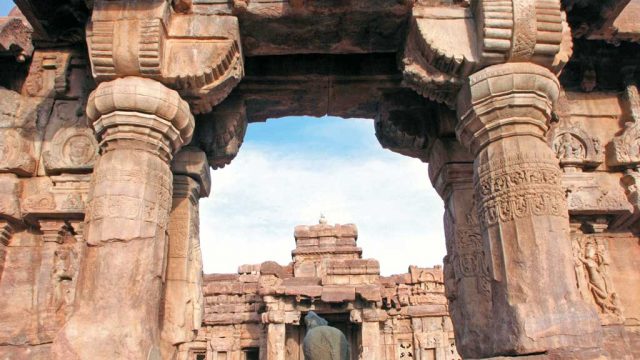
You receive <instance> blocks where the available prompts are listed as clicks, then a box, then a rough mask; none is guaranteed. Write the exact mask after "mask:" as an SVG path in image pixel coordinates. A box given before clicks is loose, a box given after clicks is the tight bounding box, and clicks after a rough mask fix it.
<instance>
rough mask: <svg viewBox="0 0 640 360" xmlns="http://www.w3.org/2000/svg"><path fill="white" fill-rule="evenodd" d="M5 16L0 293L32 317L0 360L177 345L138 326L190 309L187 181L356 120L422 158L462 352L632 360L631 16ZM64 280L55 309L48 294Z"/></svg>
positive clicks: (381, 12)
mask: <svg viewBox="0 0 640 360" xmlns="http://www.w3.org/2000/svg"><path fill="white" fill-rule="evenodd" d="M17 3H18V5H19V6H20V8H21V10H22V11H23V13H24V16H22V15H20V14H18V13H14V14H13V15H12V17H11V19H9V20H11V21H10V22H7V24H11V26H4V27H2V29H0V30H2V31H3V32H2V36H3V39H4V36H5V35H6V36H7V39H8V40H7V41H5V42H4V43H3V44H2V46H1V47H0V51H1V52H2V55H3V58H2V62H3V64H7V66H6V67H3V69H8V70H3V71H4V73H3V74H2V84H3V85H4V86H6V87H7V88H8V89H9V90H6V91H4V90H3V91H4V92H6V95H7V99H11V101H9V102H7V103H6V104H3V108H4V109H5V110H6V111H5V113H6V115H7V116H6V121H4V122H3V127H2V133H3V137H2V139H3V144H2V145H3V146H1V147H0V150H1V151H2V156H1V157H0V160H1V161H2V163H1V164H0V170H1V172H2V173H3V174H2V175H3V176H2V179H1V180H2V184H3V186H2V190H3V197H2V201H3V202H4V203H3V204H5V205H3V207H2V219H3V220H2V221H3V229H4V231H3V232H2V234H3V235H2V242H1V243H0V244H1V246H0V250H1V251H0V255H1V256H0V259H1V260H2V264H3V265H2V274H3V275H2V279H9V280H6V282H5V283H4V284H5V288H4V290H3V291H5V292H6V293H7V294H12V293H13V288H14V287H17V288H20V289H25V290H24V291H25V292H23V293H22V294H23V295H20V296H26V297H27V298H28V297H29V296H27V295H24V294H26V293H28V294H33V296H32V298H37V301H36V302H37V304H36V305H33V306H29V305H27V304H26V303H25V304H23V303H24V301H21V299H23V297H19V296H18V295H16V297H17V301H16V302H18V303H20V306H19V308H20V312H19V314H20V315H15V314H14V315H15V316H13V317H11V319H10V320H7V323H8V324H9V325H8V327H7V328H8V329H9V331H8V333H9V334H8V335H7V336H6V337H7V339H9V340H8V341H6V343H9V344H11V345H9V348H8V350H7V351H10V352H14V351H16V352H18V353H24V352H25V351H26V352H29V351H31V350H30V348H29V346H38V350H37V351H38V353H39V354H49V350H50V351H51V354H53V355H52V357H53V358H58V359H63V358H64V359H87V358H104V359H107V358H132V359H133V358H146V359H158V358H161V357H162V353H163V351H164V352H166V351H167V349H168V350H169V351H171V347H172V344H175V343H178V342H181V341H183V340H184V336H187V335H188V332H189V331H191V330H192V329H189V328H188V327H183V328H180V329H178V330H176V331H175V332H171V334H169V335H167V333H166V331H167V329H168V328H169V327H170V326H165V325H166V324H164V323H162V321H160V320H159V319H160V318H161V316H162V317H164V318H165V319H167V320H166V321H167V323H171V322H172V321H174V320H176V318H173V315H172V314H175V315H176V317H177V318H180V317H182V316H183V315H184V314H185V312H184V311H183V309H181V308H180V309H178V308H177V307H171V306H169V308H170V310H167V309H166V307H167V304H169V303H170V302H171V301H172V300H171V297H173V296H176V297H178V300H176V302H177V303H180V304H182V305H184V300H185V298H187V299H189V302H190V303H191V304H192V305H193V304H195V303H198V302H199V299H198V294H199V291H198V289H199V287H198V281H199V280H198V274H197V273H198V271H197V269H198V267H199V263H198V260H197V259H191V260H188V259H187V258H186V257H185V255H184V254H185V251H183V250H185V249H190V250H188V251H187V252H189V251H191V253H197V252H198V250H197V226H195V224H197V220H196V219H197V217H198V214H197V209H198V208H197V201H198V198H199V197H200V196H205V195H206V194H207V193H208V192H209V188H210V185H209V178H208V174H209V172H208V168H209V166H211V167H213V168H217V167H221V166H223V165H224V164H227V163H228V162H229V161H231V160H232V159H233V157H234V156H235V154H236V153H237V151H238V149H239V146H240V144H241V142H242V139H243V135H244V131H245V129H246V126H247V123H249V122H253V121H261V120H264V119H266V118H268V117H276V116H283V115H291V114H301V113H304V114H316V115H324V114H335V115H339V116H344V117H351V116H357V117H371V118H375V119H376V129H377V133H378V138H379V140H380V142H381V144H382V145H383V146H385V147H386V148H389V149H391V150H393V151H396V152H399V153H402V154H405V155H409V156H413V157H418V158H421V159H423V160H424V161H428V162H430V163H431V164H432V166H431V173H430V177H431V179H432V181H433V182H434V184H435V187H436V188H437V189H438V191H439V192H440V194H441V196H442V197H443V199H444V200H445V228H446V229H447V242H448V252H449V253H448V256H447V259H446V261H445V279H446V280H445V282H446V283H447V286H448V289H447V294H448V297H449V301H450V311H451V313H452V317H453V319H454V324H455V326H456V337H457V339H458V344H459V349H460V352H461V354H462V355H463V356H465V357H469V358H487V357H494V356H502V355H507V356H520V355H530V354H546V356H548V357H553V356H556V357H563V356H575V357H578V358H580V357H583V358H585V357H589V356H597V355H599V354H601V355H603V356H610V357H614V358H615V357H620V356H618V355H622V356H626V355H628V353H630V352H631V351H632V347H631V346H629V341H628V339H629V338H633V339H635V338H636V337H637V336H636V337H634V336H635V335H634V334H637V329H635V328H634V326H637V323H635V322H634V321H636V320H637V317H638V316H639V315H638V311H639V310H638V308H637V305H636V304H637V303H638V301H637V300H638V296H637V292H634V291H633V289H635V287H633V286H631V285H630V284H628V281H625V279H628V278H636V277H637V266H636V265H637V264H636V263H635V262H634V261H635V260H633V259H634V256H635V255H637V254H638V247H637V235H638V231H639V230H640V229H639V227H638V219H639V218H640V217H639V214H640V210H639V204H638V184H637V183H638V178H639V176H638V168H639V164H640V154H639V153H638V149H639V147H638V137H639V136H638V133H639V131H638V121H639V120H638V116H639V115H638V114H639V111H640V110H638V103H639V101H638V91H637V86H636V83H637V74H636V64H637V61H638V58H637V57H638V54H639V53H640V52H639V51H638V47H637V44H635V43H634V42H637V40H638V38H639V37H640V34H638V32H637V29H635V28H634V27H633V26H630V25H629V24H634V21H633V20H630V19H635V18H637V6H636V4H635V1H631V2H630V1H613V2H606V3H602V2H598V3H597V4H595V3H594V4H591V3H589V4H586V3H581V2H574V1H570V0H567V1H562V2H560V1H559V0H548V1H547V0H545V1H531V0H508V1H492V0H482V1H481V0H478V1H470V2H469V1H442V2H426V3H423V2H418V3H414V2H413V1H399V2H391V3H388V4H387V3H379V2H376V1H364V2H362V3H357V4H356V3H352V2H348V3H344V4H335V3H333V2H329V3H324V2H317V3H316V2H301V1H293V0H291V1H275V2H268V3H265V2H262V1H236V0H234V1H230V2H209V1H197V0H196V1H186V0H174V1H168V0H144V1H111V0H95V1H85V2H81V1H65V2H64V4H57V5H59V6H58V8H56V5H53V4H52V3H51V2H47V1H44V0H20V1H17ZM22 19H28V21H29V22H30V23H31V25H30V26H28V25H27V24H26V23H25V21H23V20H22ZM614 24H615V25H614ZM572 29H573V32H572V31H571V30H572ZM615 29H617V30H615ZM5 30H6V32H5ZM30 36H31V39H29V37H30ZM30 40H33V41H34V42H35V50H33V49H32V48H31V47H30V44H31V41H30ZM601 40H606V41H607V42H610V43H616V44H618V45H619V46H618V47H614V46H610V45H608V44H606V43H605V42H602V41H601ZM32 50H33V51H32ZM28 59H29V60H30V62H26V63H25V61H26V60H28ZM563 71H564V72H563ZM94 85H95V86H94ZM91 90H92V91H91ZM620 94H622V95H620ZM16 104H18V105H16ZM85 109H86V111H83V110H85ZM556 127H557V128H560V130H558V129H556V130H555V131H549V130H550V129H551V128H556ZM581 128H584V129H581ZM69 129H72V130H69ZM90 129H93V131H94V132H95V135H96V140H97V142H94V141H92V140H91V138H90V137H87V134H88V133H90V132H91V130H90ZM554 134H556V135H558V136H561V137H560V138H558V137H554ZM563 134H568V136H563ZM591 134H593V136H592V138H591V139H589V138H588V137H589V136H590V135H591ZM585 137H587V138H585ZM550 138H551V139H550ZM554 149H555V150H556V151H554ZM558 149H561V150H558ZM558 157H560V159H558ZM89 179H91V180H89ZM594 184H596V185H594ZM82 219H84V221H82ZM167 234H168V235H169V236H167ZM72 244H74V245H72ZM23 246H24V249H15V248H16V247H23ZM75 247H77V248H78V250H77V251H76V250H73V249H74V248H75ZM174 249H175V250H176V252H175V253H173V252H172V251H173V250H174ZM22 250H24V251H26V252H25V254H28V255H24V254H23V253H22V252H21V251H22ZM62 250H64V251H62ZM74 254H75V255H74ZM31 256H33V257H34V258H36V259H38V260H39V262H38V264H39V267H38V268H37V271H36V270H35V269H36V268H35V267H34V266H27V265H25V264H29V262H25V261H24V260H20V259H24V258H30V257H31ZM76 258H77V259H78V260H77V264H76V263H75V262H74V261H68V259H76ZM4 264H9V265H4ZM6 266H9V267H8V268H7V269H9V270H7V269H5V267H6ZM20 266H25V267H26V268H29V269H30V271H28V272H24V273H29V274H36V273H37V274H38V275H37V276H36V275H33V276H32V277H28V278H27V279H20V278H15V277H13V276H14V275H15V274H18V273H22V272H20V271H11V269H21V267H20ZM634 266H635V267H634ZM165 269H169V270H168V271H167V272H166V273H165ZM194 269H195V271H194ZM634 269H635V270H634ZM72 270H73V271H72ZM51 274H56V276H53V275H51ZM629 274H631V275H630V276H629ZM165 275H166V277H165ZM174 275H175V277H174ZM36 279H37V280H36ZM69 279H71V281H72V283H74V284H76V285H75V286H76V289H75V293H74V297H75V300H74V301H73V305H71V302H70V301H66V300H65V298H64V296H62V297H60V296H58V298H57V299H56V298H55V296H54V295H55V294H56V291H57V294H61V293H62V290H61V289H62V288H63V287H62V284H61V283H62V282H64V283H65V284H64V287H65V288H66V287H67V285H69V284H67V283H68V282H69V281H70V280H69ZM56 281H57V282H56ZM616 282H617V283H618V285H615V286H614V283H616ZM14 284H15V285H14ZM0 285H2V284H1V283H0ZM56 286H57V287H56ZM628 286H630V288H632V290H627V287H628ZM172 288H175V290H171V289H172ZM55 289H57V290H55ZM165 291H168V292H166V293H165ZM51 294H53V295H51ZM187 294H190V295H187ZM50 295H51V296H50ZM52 304H59V305H60V304H62V305H61V306H62V307H64V308H69V309H70V310H69V311H68V316H69V317H68V319H67V318H66V315H65V314H66V313H67V311H66V310H65V311H59V312H56V309H54V306H53V305H52ZM182 305H181V306H182ZM192 305H191V306H192ZM163 308H165V310H162V309H163ZM195 308H197V307H193V309H192V310H191V311H192V314H191V315H190V316H191V317H190V319H191V322H192V324H193V325H194V326H195V327H197V322H198V321H197V316H196V315H194V314H195V313H196V311H194V309H195ZM172 311H175V312H174V313H172ZM22 314H25V315H22ZM29 314H31V315H29ZM33 314H36V315H33ZM23 316H26V317H28V318H29V319H30V320H29V321H28V322H26V323H28V325H24V326H23V325H20V323H21V321H20V320H21V318H22V317H23ZM7 318H8V317H7ZM634 319H636V320H634ZM96 322H99V323H100V327H99V328H98V327H96ZM178 322H179V321H176V323H178ZM34 329H35V330H34ZM185 329H187V330H188V331H185ZM634 329H635V330H634ZM163 332H164V333H163ZM14 333H17V334H22V333H26V334H28V335H24V336H23V337H20V336H18V337H16V336H14ZM165 335H166V336H165ZM167 336H168V337H169V338H172V340H167V339H168V337H167ZM603 336H605V338H607V339H615V341H614V343H616V344H621V345H620V346H618V348H617V349H612V347H611V346H609V345H608V344H610V343H611V340H607V341H605V342H604V343H603ZM25 338H26V339H27V340H24V339H25ZM161 338H162V339H163V341H161ZM625 339H627V340H625ZM3 343H4V341H3ZM25 344H28V345H25ZM161 344H165V346H161ZM167 344H169V345H167ZM603 344H604V345H603ZM40 345H43V346H40ZM96 345H97V346H96ZM605 345H607V346H608V348H607V349H605V348H604V346H605ZM40 351H42V352H40ZM607 351H609V352H608V353H607ZM43 356H47V355H43Z"/></svg>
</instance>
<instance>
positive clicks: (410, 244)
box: [0, 0, 445, 275]
mask: <svg viewBox="0 0 640 360" xmlns="http://www.w3.org/2000/svg"><path fill="white" fill-rule="evenodd" d="M11 8H13V2H11V1H7V0H0V13H1V14H2V15H6V14H7V13H8V12H9V11H10V9H11ZM212 179H213V185H212V195H211V196H210V197H209V198H207V199H202V200H201V203H200V204H201V206H200V240H201V245H202V252H203V262H204V270H205V272H206V273H211V272H236V270H237V267H238V266H239V265H242V264H250V263H260V262H262V261H266V260H274V261H278V262H279V263H282V264H287V263H288V262H289V261H291V250H293V248H294V247H295V241H294V239H293V229H294V226H296V225H302V224H306V225H311V224H315V223H317V221H318V218H319V216H320V214H321V213H322V214H324V215H325V216H326V218H327V220H328V221H329V223H342V224H344V223H355V224H356V225H357V226H358V230H359V239H358V245H359V246H360V247H362V248H363V257H365V258H376V259H378V260H379V261H380V265H381V271H382V273H383V274H385V275H390V274H393V273H402V272H406V271H407V267H408V266H409V265H419V266H433V265H436V264H440V263H441V262H442V257H443V256H444V255H445V244H444V231H443V226H442V213H443V204H442V201H441V200H440V198H439V197H438V195H437V194H436V192H435V190H434V189H433V188H432V187H431V184H430V182H429V178H428V175H427V165H426V164H423V163H421V162H420V161H418V160H416V159H411V158H408V157H404V156H402V155H398V154H395V153H392V152H390V151H387V150H384V149H382V148H381V146H380V144H379V143H378V141H377V139H376V138H375V132H374V128H373V121H372V120H368V119H340V118H335V117H322V118H312V117H287V118H281V119H271V120H268V121H267V122H265V123H255V124H251V125H249V128H248V130H247V135H246V138H245V143H244V145H243V146H242V148H241V150H240V154H239V155H238V157H237V158H236V159H235V160H234V161H233V162H232V163H231V165H228V166H227V167H225V168H224V169H220V170H216V171H213V172H212Z"/></svg>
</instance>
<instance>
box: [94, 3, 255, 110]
mask: <svg viewBox="0 0 640 360" xmlns="http://www.w3.org/2000/svg"><path fill="white" fill-rule="evenodd" d="M187 3H189V1H176V2H175V5H176V6H177V7H178V9H181V10H182V9H184V8H185V6H184V5H186V4H187ZM87 43H88V45H89V54H90V58H91V65H92V70H93V76H94V77H95V78H96V80H97V81H110V80H114V79H116V78H118V77H123V76H140V77H146V78H151V79H154V80H157V81H159V82H161V83H163V84H164V85H166V86H168V87H170V88H173V89H175V90H177V91H178V92H179V93H180V95H181V96H182V97H183V98H185V99H186V100H187V101H188V102H189V104H190V107H191V110H192V111H193V112H194V113H196V114H198V113H206V112H209V111H211V110H212V108H213V107H214V106H215V105H217V104H218V103H220V102H221V101H222V100H223V99H224V98H225V97H226V96H227V95H228V94H229V93H230V92H231V90H232V89H233V88H234V87H235V86H236V85H237V84H238V83H239V82H240V79H241V78H242V76H243V75H244V69H243V60H242V52H241V48H240V32H239V26H238V19H237V18H236V17H233V16H204V15H197V14H179V13H176V12H174V10H173V9H172V7H171V4H170V2H168V1H164V0H155V1H147V2H130V1H122V0H117V1H107V0H99V1H96V2H95V5H94V10H93V17H92V19H91V22H90V23H89V25H88V28H87Z"/></svg>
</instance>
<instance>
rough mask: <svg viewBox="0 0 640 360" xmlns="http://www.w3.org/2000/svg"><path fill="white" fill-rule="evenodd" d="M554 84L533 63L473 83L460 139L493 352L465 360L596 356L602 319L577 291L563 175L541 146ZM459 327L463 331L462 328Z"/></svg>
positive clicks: (495, 70)
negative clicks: (585, 352)
mask: <svg viewBox="0 0 640 360" xmlns="http://www.w3.org/2000/svg"><path fill="white" fill-rule="evenodd" d="M558 93H559V83H558V80H557V79H556V77H555V76H554V75H553V74H552V73H551V72H549V71H548V70H547V69H545V68H542V67H540V66H537V65H534V64H530V63H509V64H503V65H494V66H490V67H488V68H485V69H484V70H481V71H479V72H477V73H475V74H473V75H471V76H470V78H469V80H468V83H467V85H466V86H465V87H464V88H463V89H462V91H461V93H460V95H459V96H458V116H459V118H460V121H459V124H458V126H457V129H456V132H457V135H458V138H459V139H460V141H461V142H462V143H463V144H464V145H465V146H466V147H467V148H468V149H469V150H470V151H471V153H472V154H473V155H474V157H475V162H474V191H475V197H476V202H477V204H476V208H477V212H478V219H479V226H480V231H481V234H482V242H483V248H484V252H485V254H486V255H487V257H488V258H487V259H486V260H487V266H488V272H489V277H490V285H491V307H492V309H491V314H490V318H489V319H488V321H487V325H488V326H487V328H486V335H488V336H487V337H486V343H484V344H482V345H480V346H479V348H477V349H474V350H473V352H472V353H470V352H469V351H467V350H468V349H465V347H464V346H463V347H462V348H461V351H462V353H463V355H464V356H467V357H489V356H496V355H519V354H531V353H540V352H549V351H553V350H554V349H561V348H590V347H598V346H599V343H600V341H601V340H600V330H599V327H600V325H599V322H598V318H597V315H596V313H595V312H594V310H593V309H591V308H590V307H588V306H587V305H586V304H585V303H583V302H582V301H581V300H580V296H579V294H578V290H577V288H576V286H575V276H574V274H573V267H572V266H573V265H572V259H571V242H570V240H569V220H568V212H567V207H566V200H565V196H564V191H563V188H562V186H561V172H560V168H559V165H558V160H557V159H556V157H555V155H554V153H553V151H552V150H551V149H550V148H549V147H548V145H547V144H546V142H545V140H544V134H545V132H546V131H547V129H548V120H549V119H550V115H551V110H552V104H553V102H554V101H555V99H556V98H557V96H558ZM456 326H464V325H463V324H456Z"/></svg>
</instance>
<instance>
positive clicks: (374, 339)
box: [351, 321, 383, 359]
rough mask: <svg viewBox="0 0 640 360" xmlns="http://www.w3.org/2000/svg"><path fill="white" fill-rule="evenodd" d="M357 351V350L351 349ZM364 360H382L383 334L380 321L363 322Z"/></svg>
mask: <svg viewBox="0 0 640 360" xmlns="http://www.w3.org/2000/svg"><path fill="white" fill-rule="evenodd" d="M351 351H352V352H353V351H357V349H351ZM361 358H362V359H382V358H383V357H382V334H381V330H380V323H379V322H378V321H363V322H362V357H361Z"/></svg>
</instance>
